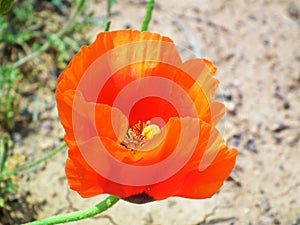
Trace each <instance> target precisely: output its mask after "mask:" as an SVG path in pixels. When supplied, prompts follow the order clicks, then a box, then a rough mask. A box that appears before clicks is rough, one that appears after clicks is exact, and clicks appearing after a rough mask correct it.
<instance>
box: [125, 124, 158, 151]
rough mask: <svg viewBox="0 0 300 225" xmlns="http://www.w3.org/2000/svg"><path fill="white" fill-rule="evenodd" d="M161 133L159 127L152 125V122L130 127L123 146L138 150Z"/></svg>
mask: <svg viewBox="0 0 300 225" xmlns="http://www.w3.org/2000/svg"><path fill="white" fill-rule="evenodd" d="M159 133H160V128H159V126H157V125H155V124H151V122H150V121H147V122H141V121H139V122H138V123H137V124H135V125H133V126H132V127H129V129H128V131H127V134H126V136H125V138H124V139H123V141H122V142H121V145H123V146H124V147H126V148H128V149H130V150H138V149H139V148H141V147H142V146H143V145H144V144H145V143H146V142H147V141H148V140H150V139H152V138H153V137H154V136H155V135H157V134H159Z"/></svg>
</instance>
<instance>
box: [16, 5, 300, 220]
mask: <svg viewBox="0 0 300 225" xmlns="http://www.w3.org/2000/svg"><path fill="white" fill-rule="evenodd" d="M105 7H106V6H105V1H96V2H94V3H93V6H92V7H91V8H92V9H94V10H95V11H96V16H98V17H99V18H101V17H103V15H105ZM144 12H145V1H137V0H136V1H130V0H124V1H121V0H120V1H117V3H116V4H115V5H113V8H112V17H111V22H112V24H111V30H115V29H124V28H132V29H139V28H140V25H141V21H142V18H143V15H144ZM99 31H100V29H96V28H95V29H94V30H93V31H91V33H90V34H89V35H91V36H95V34H96V33H98V32H99ZM149 31H152V32H158V33H160V34H162V35H166V36H168V37H170V38H172V39H173V40H174V41H175V43H176V44H177V45H178V46H179V47H180V48H181V49H182V55H183V57H196V56H200V57H206V58H209V59H211V60H212V61H213V62H214V63H215V64H216V65H217V66H218V73H217V78H218V79H219V80H220V81H221V84H220V90H219V92H218V93H217V94H218V96H217V97H218V98H219V99H220V100H222V99H224V101H225V104H226V106H227V108H228V112H227V114H226V117H225V119H224V120H223V121H222V124H221V126H220V127H221V131H222V133H223V135H224V138H225V140H227V143H228V145H229V146H231V147H236V148H238V150H239V152H240V153H239V156H238V159H237V164H236V168H235V170H234V172H233V173H232V175H231V177H230V178H229V179H228V180H227V181H226V182H225V184H224V186H223V187H222V189H221V190H220V192H219V193H217V194H216V195H215V196H214V197H213V198H211V199H205V200H190V199H181V198H169V199H167V200H164V201H161V202H153V203H148V204H144V205H134V204H131V203H128V202H124V201H120V202H119V203H117V204H116V205H115V206H114V207H113V208H111V209H109V210H108V211H107V212H105V213H104V214H102V215H100V216H97V217H94V218H91V219H87V220H84V221H79V222H74V223H70V224H101V225H102V224H103V225H106V224H108V225H111V224H119V225H129V224H130V225H131V224H134V225H135V224H137V225H140V224H141V225H144V224H145V225H146V224H147V225H150V224H163V225H169V224H170V225H177V224H178V225H196V224H197V225H200V224H218V225H221V224H222V225H225V224H235V225H236V224H247V225H250V224H252V225H256V224H284V225H286V224H287V225H296V224H300V175H299V174H300V104H299V102H300V100H299V99H300V1H299V0H222V1H221V0H219V1H217V0H214V1H211V0H210V1H209V0H186V1H183V0H181V1H180V0H174V1H166V0H162V1H157V4H156V7H155V10H154V13H153V18H152V21H151V24H150V27H149ZM187 49H190V50H189V51H188V50H187ZM191 51H193V52H194V55H193V54H192V52H191ZM55 82H56V81H55V79H54V78H53V79H49V78H48V80H46V81H45V87H42V88H40V89H38V90H37V91H36V95H35V98H34V99H31V100H30V102H29V103H28V104H29V107H28V105H26V104H27V103H26V104H25V103H24V106H23V107H28V111H29V112H30V113H32V114H33V115H38V117H37V118H38V119H37V120H36V121H35V122H33V124H31V127H32V129H31V132H30V133H29V134H28V135H27V136H26V137H22V134H19V133H16V134H15V139H16V141H17V144H16V146H15V151H16V152H18V153H21V154H26V155H27V156H28V157H27V160H28V161H31V160H34V159H36V158H38V157H41V156H42V155H44V154H45V153H47V152H49V151H50V150H51V149H53V148H54V147H55V146H57V145H58V143H59V142H60V141H61V140H62V139H63V135H64V132H63V129H62V127H61V125H60V123H59V121H58V118H57V112H56V107H55V96H54V89H55ZM224 127H225V128H224ZM66 155H67V153H66V152H62V153H59V154H58V155H56V156H55V157H54V158H52V159H51V160H49V161H47V162H46V163H43V164H42V165H40V166H39V167H36V168H34V169H33V170H31V171H30V172H26V173H23V174H22V175H20V176H19V182H18V184H19V187H20V188H19V190H20V191H21V192H22V193H26V196H27V197H26V199H24V198H22V199H21V198H20V201H24V204H23V206H24V208H26V207H27V208H26V209H27V211H26V214H27V217H28V218H24V215H23V214H22V216H23V221H26V220H27V221H28V220H29V219H31V218H37V219H42V218H45V217H48V216H50V215H54V214H59V213H66V212H71V211H73V210H78V209H85V208H87V207H90V206H93V205H94V204H95V203H98V202H99V201H100V200H101V199H103V198H104V197H105V196H99V197H95V198H92V199H81V197H80V196H79V195H78V194H77V193H76V192H73V191H70V190H69V188H68V185H67V182H66V178H65V174H64V164H65V160H66ZM25 206H26V207H25ZM23 210H24V209H23ZM19 213H21V212H19ZM15 216H16V217H18V216H20V215H18V214H16V215H15Z"/></svg>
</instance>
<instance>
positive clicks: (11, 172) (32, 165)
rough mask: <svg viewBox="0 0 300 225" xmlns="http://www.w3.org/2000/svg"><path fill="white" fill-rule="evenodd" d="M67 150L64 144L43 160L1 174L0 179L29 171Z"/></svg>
mask: <svg viewBox="0 0 300 225" xmlns="http://www.w3.org/2000/svg"><path fill="white" fill-rule="evenodd" d="M65 148H66V144H65V143H63V144H62V145H60V146H59V147H57V148H55V149H54V150H53V151H51V152H49V153H48V154H47V155H45V156H43V157H42V158H39V159H37V160H35V161H33V162H31V163H28V164H26V165H24V166H21V167H19V168H16V169H15V170H11V171H5V172H3V173H1V174H0V179H1V178H4V177H9V176H12V175H16V174H18V173H20V172H23V171H25V170H28V169H30V168H32V167H34V166H36V165H38V164H40V163H41V162H44V161H46V160H47V159H49V158H51V157H52V156H54V155H56V154H57V153H58V152H60V151H62V150H64V149H65Z"/></svg>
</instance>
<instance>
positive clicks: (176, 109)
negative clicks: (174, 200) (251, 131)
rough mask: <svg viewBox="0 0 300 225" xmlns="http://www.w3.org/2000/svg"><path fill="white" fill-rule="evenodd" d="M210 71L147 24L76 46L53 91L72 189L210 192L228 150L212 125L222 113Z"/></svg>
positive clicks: (154, 196)
mask: <svg viewBox="0 0 300 225" xmlns="http://www.w3.org/2000/svg"><path fill="white" fill-rule="evenodd" d="M215 71H216V67H215V66H214V65H213V64H212V63H211V62H209V61H208V60H205V59H193V60H188V61H186V62H184V63H183V62H182V61H181V59H180V56H179V54H178V52H177V50H176V48H175V45H174V43H173V42H172V40H170V39H169V38H167V37H163V36H160V35H159V34H154V33H150V32H139V31H131V30H121V31H112V32H104V33H100V34H99V35H98V36H97V39H96V40H95V42H94V43H92V44H91V45H90V46H88V47H86V46H84V47H82V48H81V50H80V52H79V53H78V54H76V55H75V57H74V58H73V59H72V61H71V62H70V64H69V66H68V67H67V68H66V69H65V70H64V71H63V72H62V73H61V75H60V76H59V78H58V84H57V90H56V98H57V106H58V112H59V117H60V120H61V123H62V125H63V126H64V129H65V131H66V135H65V141H66V143H67V145H68V147H69V151H68V153H69V154H68V159H67V163H66V175H67V178H68V183H69V185H70V187H71V189H73V190H75V191H77V192H78V193H79V194H80V195H81V196H82V197H84V198H88V197H92V196H95V195H99V194H103V193H108V194H112V195H115V196H117V197H120V198H123V199H125V200H128V201H131V202H134V203H145V202H149V201H153V200H161V199H165V198H167V197H170V196H181V197H186V198H194V199H201V198H209V197H211V196H212V195H214V194H215V193H216V192H217V191H218V190H219V188H220V187H221V186H222V184H223V182H224V180H225V179H226V178H227V177H228V176H229V174H230V172H231V171H232V169H233V167H234V164H235V159H236V156H237V151H236V150H235V149H231V150H229V149H228V147H227V146H226V144H225V142H224V140H223V139H222V137H221V136H220V134H219V133H218V131H217V130H216V128H215V125H216V124H217V123H218V121H219V120H220V119H221V118H222V116H223V115H224V112H225V108H224V106H223V104H221V103H219V102H216V101H215V100H214V99H213V95H214V91H215V89H216V87H217V86H218V80H217V79H216V78H214V76H213V75H214V73H215Z"/></svg>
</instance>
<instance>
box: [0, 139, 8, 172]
mask: <svg viewBox="0 0 300 225" xmlns="http://www.w3.org/2000/svg"><path fill="white" fill-rule="evenodd" d="M7 149H8V138H7V137H6V136H3V137H2V138H1V142H0V174H1V173H2V171H3V169H4V165H5V161H6V158H7V151H8V150H7Z"/></svg>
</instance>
